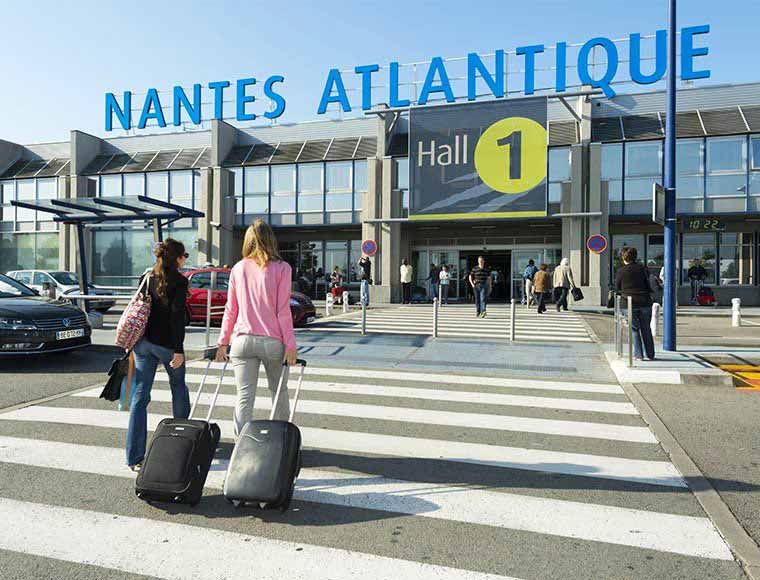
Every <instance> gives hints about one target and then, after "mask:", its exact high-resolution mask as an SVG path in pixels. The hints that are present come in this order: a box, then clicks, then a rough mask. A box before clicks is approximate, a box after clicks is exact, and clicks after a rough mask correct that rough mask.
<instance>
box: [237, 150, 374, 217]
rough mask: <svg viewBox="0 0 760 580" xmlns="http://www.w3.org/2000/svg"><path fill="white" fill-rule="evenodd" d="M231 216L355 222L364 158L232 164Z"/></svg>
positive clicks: (364, 177) (363, 188)
mask: <svg viewBox="0 0 760 580" xmlns="http://www.w3.org/2000/svg"><path fill="white" fill-rule="evenodd" d="M229 169H230V171H231V172H232V173H233V176H234V177H233V182H234V194H235V200H236V201H235V207H236V211H235V213H236V216H235V223H236V225H238V226H244V225H247V224H249V223H251V222H252V221H253V220H254V219H256V218H262V219H265V220H267V221H269V223H271V224H272V225H275V226H277V225H297V224H302V225H320V224H341V223H358V222H359V219H360V216H359V212H360V211H361V208H362V202H363V196H364V193H365V192H366V191H367V187H368V181H367V161H366V160H361V159H358V160H355V161H327V162H317V163H298V164H289V165H269V166H253V167H232V168H229Z"/></svg>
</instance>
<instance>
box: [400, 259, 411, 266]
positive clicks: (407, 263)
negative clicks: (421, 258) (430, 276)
mask: <svg viewBox="0 0 760 580" xmlns="http://www.w3.org/2000/svg"><path fill="white" fill-rule="evenodd" d="M401 264H402V265H403V266H408V265H409V262H407V261H406V258H404V259H403V260H401Z"/></svg>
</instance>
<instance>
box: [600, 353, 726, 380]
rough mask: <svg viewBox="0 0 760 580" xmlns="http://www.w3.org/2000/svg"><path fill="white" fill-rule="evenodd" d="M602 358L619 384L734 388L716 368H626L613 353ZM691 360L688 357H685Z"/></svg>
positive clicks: (722, 372)
mask: <svg viewBox="0 0 760 580" xmlns="http://www.w3.org/2000/svg"><path fill="white" fill-rule="evenodd" d="M604 356H605V357H606V358H607V363H608V364H609V365H610V368H611V369H612V372H613V373H615V376H616V377H617V380H618V381H619V382H621V383H657V384H663V385H686V384H692V385H701V386H707V387H722V388H734V379H733V377H732V376H731V375H729V374H728V373H726V372H724V371H722V370H720V369H716V368H709V369H708V368H704V369H693V370H692V369H685V370H682V369H678V368H641V367H639V368H637V367H635V366H634V367H633V368H628V367H627V366H626V364H625V362H624V361H623V360H622V359H619V358H617V355H616V354H615V353H614V352H610V351H606V352H605V353H604ZM686 356H687V357H688V358H689V359H692V357H691V356H690V355H686Z"/></svg>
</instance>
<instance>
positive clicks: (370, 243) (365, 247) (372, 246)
mask: <svg viewBox="0 0 760 580" xmlns="http://www.w3.org/2000/svg"><path fill="white" fill-rule="evenodd" d="M362 252H364V253H365V254H367V255H368V256H373V255H374V254H375V252H377V242H376V241H375V240H364V241H363V242H362Z"/></svg>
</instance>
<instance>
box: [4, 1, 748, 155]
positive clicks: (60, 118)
mask: <svg viewBox="0 0 760 580" xmlns="http://www.w3.org/2000/svg"><path fill="white" fill-rule="evenodd" d="M0 10H1V12H0V14H2V21H3V25H2V27H0V28H1V29H2V34H0V55H2V58H0V62H2V67H1V68H2V77H1V78H2V83H3V89H2V90H1V91H0V139H6V140H9V141H14V142H18V143H36V142H45V141H57V140H65V139H68V132H69V130H70V129H75V128H76V129H80V130H84V131H88V132H91V133H94V134H98V135H104V134H105V133H104V126H103V125H104V123H103V116H104V104H103V103H104V93H105V92H106V91H123V90H127V89H131V90H134V91H135V92H140V91H144V90H145V89H147V88H148V87H156V88H163V89H166V88H170V87H172V86H173V85H175V84H183V85H191V84H192V83H193V82H200V83H203V84H204V85H205V84H207V83H208V82H211V81H217V80H231V81H234V80H235V79H239V78H245V77H250V76H253V77H256V78H257V79H259V83H260V84H263V81H264V79H266V78H267V77H268V76H269V75H273V74H282V75H284V76H285V79H286V80H285V83H284V85H283V86H282V90H281V92H282V93H283V95H284V96H285V98H286V99H287V110H286V113H285V116H284V117H283V118H282V121H284V122H293V121H300V120H308V119H315V118H317V115H316V110H317V105H318V102H319V97H320V94H321V91H322V88H323V86H324V82H325V78H326V75H327V72H328V70H329V69H330V68H332V67H339V68H350V67H354V66H356V65H360V64H368V63H380V64H385V63H387V62H389V61H391V60H397V61H399V62H411V61H421V60H427V59H429V58H430V57H432V56H438V55H440V56H444V57H457V56H464V55H466V54H467V53H468V52H479V53H488V52H492V51H493V50H494V49H497V48H504V49H514V48H515V47H517V46H520V45H524V44H538V43H543V44H546V45H553V44H554V43H555V42H557V41H568V42H584V41H586V40H588V39H590V38H592V37H594V36H608V37H611V38H616V37H623V36H626V35H627V34H628V33H631V32H641V33H642V34H651V33H654V31H655V30H657V29H658V28H664V27H665V26H666V18H667V1H666V0H638V1H636V2H630V1H622V0H612V1H611V0H606V1H605V0H587V1H585V2H579V1H577V0H575V1H563V0H530V1H523V2H514V1H510V0H501V1H492V0H470V1H469V2H462V1H457V2H453V1H449V0H437V1H435V2H431V1H425V0H416V1H414V2H410V1H408V0H407V1H396V0H386V1H385V2H381V1H379V0H374V1H371V2H365V1H354V2H345V1H344V2H330V1H323V2H313V1H302V0H281V1H280V2H253V1H248V2H237V1H235V2H233V1H228V2H203V1H199V0H195V1H193V0H188V1H184V2H161V1H159V0H155V1H153V2H144V1H140V0H138V1H133V2H123V1H122V2H111V1H108V0H99V1H90V0H79V1H76V2H69V3H66V4H65V5H64V3H63V2H57V1H48V0H43V1H39V2H35V3H34V9H33V10H32V9H31V7H30V4H29V2H28V1H23V2H21V1H17V0H4V2H3V4H2V8H0ZM758 22H760V2H757V1H756V0H729V1H727V2H723V3H720V2H715V1H714V0H711V1H708V0H681V2H680V6H679V26H688V25H697V24H705V23H707V24H710V25H711V33H710V35H709V37H708V39H707V41H706V44H707V45H709V47H710V55H709V57H707V58H706V59H705V61H704V62H705V64H707V65H708V67H709V68H710V69H711V71H712V78H711V79H709V81H708V82H709V83H727V82H747V81H758V80H760V73H759V72H757V71H756V70H755V66H754V65H755V64H756V63H757V61H758V52H757V50H758V49H757V47H756V44H755V43H754V42H751V39H752V38H754V37H755V36H756V34H757V32H756V31H757V23H758ZM254 94H257V96H258V97H259V98H263V93H262V92H261V87H258V91H254ZM256 112H259V113H261V112H263V110H261V111H256Z"/></svg>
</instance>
